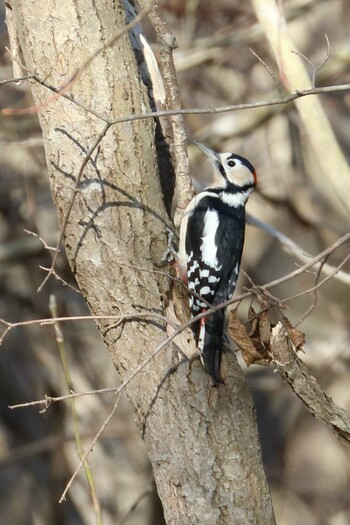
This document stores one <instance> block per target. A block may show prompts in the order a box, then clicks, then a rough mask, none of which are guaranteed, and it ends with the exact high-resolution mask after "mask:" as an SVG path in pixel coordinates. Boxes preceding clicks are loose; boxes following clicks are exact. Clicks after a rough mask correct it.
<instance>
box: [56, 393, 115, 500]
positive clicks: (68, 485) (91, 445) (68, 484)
mask: <svg viewBox="0 0 350 525" xmlns="http://www.w3.org/2000/svg"><path fill="white" fill-rule="evenodd" d="M120 398H121V394H120V393H119V394H118V395H117V399H116V400H115V403H114V406H113V409H112V411H111V412H110V413H109V415H108V417H107V418H106V419H105V421H104V422H103V425H101V427H100V429H99V431H98V432H97V434H96V435H95V437H94V439H93V440H92V442H91V444H90V446H89V448H88V449H87V451H86V452H85V454H84V455H83V457H82V458H81V460H80V463H79V465H78V466H77V468H76V469H75V471H74V472H73V474H72V476H71V478H70V480H69V481H68V483H67V485H66V487H65V489H64V491H63V493H62V496H61V497H60V499H59V503H62V501H64V500H65V499H66V494H67V492H68V490H69V489H70V487H71V485H72V483H73V481H74V480H75V478H76V476H77V474H78V472H79V471H80V469H81V467H82V466H83V465H84V463H85V461H86V460H87V458H88V456H89V455H90V453H91V452H92V451H93V449H94V446H95V445H96V442H97V440H98V438H99V437H100V436H101V434H102V433H103V431H104V430H105V428H106V427H107V425H108V423H109V422H110V420H111V419H112V417H113V416H114V414H115V413H116V411H117V408H118V406H119V402H120Z"/></svg>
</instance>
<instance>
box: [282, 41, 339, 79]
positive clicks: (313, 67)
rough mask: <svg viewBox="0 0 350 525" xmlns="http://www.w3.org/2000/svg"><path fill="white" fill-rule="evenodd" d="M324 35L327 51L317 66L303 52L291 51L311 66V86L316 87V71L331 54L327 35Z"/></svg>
mask: <svg viewBox="0 0 350 525" xmlns="http://www.w3.org/2000/svg"><path fill="white" fill-rule="evenodd" d="M324 36H325V39H326V43H327V53H326V56H325V58H324V59H323V60H322V62H321V63H320V64H319V65H318V66H315V64H314V63H313V62H311V60H310V59H309V58H308V57H307V56H305V55H303V53H299V51H291V52H292V53H294V54H295V55H298V56H299V57H301V58H303V59H304V60H305V62H307V63H308V64H309V66H311V68H312V79H311V85H312V87H313V88H315V87H316V76H317V73H318V72H319V71H320V69H321V68H322V67H323V66H324V65H325V63H326V62H327V60H328V59H329V57H330V54H331V46H330V43H329V38H328V36H327V35H326V34H325V35H324Z"/></svg>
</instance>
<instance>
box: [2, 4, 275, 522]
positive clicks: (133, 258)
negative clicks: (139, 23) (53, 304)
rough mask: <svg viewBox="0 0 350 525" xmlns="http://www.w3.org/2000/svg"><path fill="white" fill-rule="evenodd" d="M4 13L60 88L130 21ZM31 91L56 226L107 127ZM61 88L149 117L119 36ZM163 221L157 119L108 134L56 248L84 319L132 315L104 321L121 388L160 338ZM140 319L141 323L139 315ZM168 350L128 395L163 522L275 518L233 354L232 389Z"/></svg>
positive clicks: (58, 10) (24, 48) (46, 10)
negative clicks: (84, 307)
mask: <svg viewBox="0 0 350 525" xmlns="http://www.w3.org/2000/svg"><path fill="white" fill-rule="evenodd" d="M9 15H10V17H11V18H12V19H13V26H12V27H14V28H15V32H16V35H15V34H12V35H11V36H12V38H13V39H14V40H16V41H17V42H18V43H19V46H20V49H21V52H22V54H23V56H22V57H21V59H20V60H21V61H23V62H24V64H25V67H26V68H28V70H29V72H31V73H34V74H35V75H37V77H39V78H41V79H43V80H45V82H46V83H47V84H51V85H53V86H56V87H59V86H62V85H64V84H65V83H66V82H67V80H69V79H70V78H72V75H74V73H75V72H76V71H77V69H78V68H79V66H81V65H82V63H84V62H85V61H86V60H87V59H88V58H89V57H90V56H91V55H92V54H93V53H94V52H95V51H96V49H98V48H99V47H100V46H101V45H103V44H105V43H106V42H107V41H108V40H110V39H111V38H112V37H113V36H114V35H115V33H116V31H117V30H118V28H121V27H123V26H124V25H125V15H124V12H123V7H122V5H121V2H120V1H117V0H114V1H113V0H46V1H45V2H42V0H12V1H11V3H10V7H9ZM31 87H32V92H33V96H34V100H35V103H36V105H37V108H38V114H39V119H40V123H41V127H42V131H43V135H44V142H45V152H46V157H47V165H48V171H49V175H50V183H51V189H52V196H53V199H54V202H55V205H56V208H57V212H58V218H59V222H60V224H61V226H62V223H63V222H64V217H65V214H66V211H67V209H68V207H69V205H70V202H71V199H72V196H73V194H74V186H75V183H76V180H77V175H78V172H79V170H80V169H81V167H82V163H83V161H84V158H86V154H87V151H88V150H89V148H91V146H92V145H93V144H94V142H95V141H96V137H97V136H98V135H99V134H100V133H101V130H103V128H104V126H105V123H104V122H102V121H101V120H100V119H99V118H97V117H96V116H94V115H93V114H92V113H89V112H88V111H86V110H84V109H82V108H81V107H79V106H77V105H75V104H74V103H72V102H71V101H69V100H67V99H65V98H63V97H62V96H53V93H52V92H50V91H49V90H48V89H46V88H45V87H43V86H42V85H40V84H39V83H38V82H36V81H34V80H33V81H32V82H31ZM66 90H67V91H66V92H67V93H70V94H72V95H73V96H74V97H75V98H76V99H79V101H82V102H83V103H84V104H85V105H86V106H89V107H90V108H93V109H94V110H95V111H96V112H99V113H101V114H103V115H106V116H107V117H109V118H113V117H118V116H122V115H130V114H137V113H140V112H143V111H145V110H147V109H148V108H149V104H148V96H147V91H146V89H145V87H144V85H143V84H142V82H141V81H140V78H139V75H138V71H137V65H136V62H135V57H134V55H133V52H132V49H131V46H130V41H129V38H128V36H127V35H123V36H122V37H121V38H119V39H118V40H117V41H116V42H115V44H114V45H113V46H111V47H109V48H106V49H105V50H104V51H103V52H102V53H100V54H98V56H96V58H95V59H94V60H93V61H92V62H91V63H90V64H89V65H88V66H87V67H86V68H85V69H84V70H83V71H82V72H81V74H80V75H78V76H76V77H75V80H74V82H73V83H72V84H71V85H69V86H68V87H66ZM166 222H167V215H166V212H165V207H164V203H163V201H162V195H161V190H160V184H159V178H158V173H157V165H156V154H155V146H154V124H153V122H152V121H151V120H139V121H136V122H129V123H122V124H118V125H114V126H112V127H110V128H109V130H108V131H107V133H106V135H105V136H103V138H102V139H101V142H100V143H99V146H98V147H97V148H96V149H95V151H94V153H93V155H92V157H91V159H90V160H89V162H87V165H86V167H85V168H84V173H83V176H82V178H81V183H80V184H79V188H78V192H77V193H76V198H75V201H74V205H73V207H72V210H71V213H70V217H69V220H68V223H67V226H66V229H65V237H64V240H65V246H66V251H67V255H68V259H69V261H70V264H71V267H72V269H73V271H74V273H75V276H76V279H77V281H78V283H79V286H80V289H81V291H82V293H83V294H84V296H85V297H86V300H87V302H88V304H89V306H90V309H91V311H92V312H93V313H94V314H95V315H99V316H111V315H129V316H130V314H133V315H134V316H135V317H134V318H132V316H130V317H128V320H125V321H124V322H122V323H119V324H118V323H115V322H114V321H111V320H109V321H108V320H105V321H101V322H99V329H100V331H101V334H102V337H103V339H104V341H105V343H106V345H107V347H108V350H109V352H110V355H111V357H112V359H113V362H114V364H115V366H116V368H117V371H118V373H119V375H120V378H121V380H122V381H123V380H125V379H127V378H128V376H129V375H130V374H131V373H132V371H133V370H134V369H135V368H136V367H137V365H139V364H140V363H142V362H143V360H144V359H145V358H146V357H148V356H149V355H150V354H151V353H152V351H153V350H154V349H155V348H156V347H157V345H158V344H159V343H161V342H162V341H163V340H164V338H165V336H166V327H165V326H164V323H163V322H162V321H161V320H160V318H158V319H157V318H156V317H154V318H152V316H151V314H152V313H153V314H159V315H164V312H165V308H166V304H165V303H166V301H171V296H170V293H169V289H170V285H169V280H168V279H167V278H164V277H163V278H161V277H159V276H158V275H156V274H152V273H150V272H147V270H153V269H154V266H153V264H152V261H153V260H154V259H157V258H159V255H160V254H161V252H162V251H163V249H164V235H163V231H164V224H165V223H166ZM135 267H137V268H140V267H142V268H144V270H145V271H140V270H139V269H136V268H135ZM140 312H143V313H146V314H150V317H149V319H147V318H145V319H143V320H140V319H137V316H138V314H139V313H140ZM186 339H187V338H182V342H183V341H186ZM191 344H193V343H192V342H190V343H189V345H191ZM174 348H175V347H174V345H173V346H171V347H170V346H168V347H167V349H166V350H165V351H163V352H161V353H160V354H159V355H158V356H157V357H156V358H155V359H154V360H153V361H152V362H151V363H150V364H149V365H148V366H147V367H146V368H145V369H144V370H143V371H142V372H140V373H139V374H138V375H137V377H135V379H134V380H133V381H132V382H131V383H130V384H129V386H128V387H127V394H128V396H129V398H130V400H131V401H132V403H133V405H134V407H135V409H136V413H137V418H138V424H139V427H140V430H141V432H142V434H143V438H144V440H145V442H146V445H147V448H148V453H149V457H150V459H151V462H152V465H153V469H154V476H155V479H156V483H157V487H158V491H159V495H160V497H161V500H162V503H163V506H164V511H165V517H166V520H167V523H169V524H180V523H181V524H182V525H185V524H191V525H194V524H201V525H205V524H210V525H214V524H221V525H224V524H230V525H234V524H264V525H268V524H272V523H274V517H273V511H272V507H271V501H270V495H269V490H268V487H267V484H266V481H265V476H264V472H263V468H262V464H261V457H260V446H259V441H258V435H257V430H256V422H255V416H254V408H253V404H252V400H251V396H250V393H249V391H248V388H247V385H246V383H245V380H244V377H243V375H242V372H241V370H240V368H239V366H238V365H237V363H236V360H235V358H234V356H233V355H227V356H225V358H224V367H225V370H226V384H225V385H222V386H220V387H219V388H213V387H212V386H211V381H210V379H209V378H208V376H207V375H206V374H205V373H204V372H203V370H202V368H201V366H200V365H199V363H198V360H192V361H186V362H184V363H182V364H181V365H180V366H174V365H176V364H178V362H179V360H178V357H177V353H176V352H175V351H174ZM192 350H193V347H192ZM172 367H173V371H172V373H168V372H169V370H170V369H171V368H172ZM111 468H113V467H112V466H111Z"/></svg>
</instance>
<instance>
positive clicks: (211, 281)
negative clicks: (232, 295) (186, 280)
mask: <svg viewBox="0 0 350 525" xmlns="http://www.w3.org/2000/svg"><path fill="white" fill-rule="evenodd" d="M219 281H220V277H215V275H210V276H209V279H208V283H218V282H219Z"/></svg>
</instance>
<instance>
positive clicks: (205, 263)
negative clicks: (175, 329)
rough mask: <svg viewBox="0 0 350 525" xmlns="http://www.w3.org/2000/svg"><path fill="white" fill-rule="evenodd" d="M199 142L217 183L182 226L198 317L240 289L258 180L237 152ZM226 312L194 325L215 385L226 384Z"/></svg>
mask: <svg viewBox="0 0 350 525" xmlns="http://www.w3.org/2000/svg"><path fill="white" fill-rule="evenodd" d="M195 144H196V145H197V146H198V147H199V148H200V149H201V150H202V151H203V152H204V153H205V154H206V155H207V156H208V157H209V159H210V162H211V164H212V165H213V167H214V175H213V178H212V181H211V183H210V184H209V185H208V186H206V187H205V188H204V189H203V190H202V191H200V192H199V193H198V194H197V195H196V196H195V197H194V198H193V199H192V201H191V202H190V203H189V205H188V206H187V209H186V211H185V214H184V216H183V219H182V222H181V227H180V247H179V262H180V267H181V272H182V274H183V275H184V280H186V277H187V286H188V288H189V290H190V292H194V293H195V294H196V295H191V297H190V309H191V315H192V317H194V316H196V315H198V314H199V313H202V312H205V311H207V310H208V309H209V308H210V306H216V305H219V304H221V303H223V302H224V301H227V300H228V299H231V297H232V295H233V292H234V290H235V288H236V283H237V279H238V274H239V269H240V264H241V257H242V251H243V244H244V232H245V223H246V219H245V204H246V202H247V200H248V197H249V195H250V194H251V193H252V191H253V190H254V188H255V185H256V173H255V169H254V167H253V166H252V164H251V163H250V162H249V161H248V160H247V159H245V158H244V157H241V156H240V155H237V154H235V153H216V152H215V151H212V150H211V149H209V148H207V147H206V146H204V145H203V144H200V143H198V142H195ZM224 321H225V312H224V310H223V309H221V310H218V311H216V312H215V313H212V314H209V315H207V316H205V317H202V318H201V319H200V321H198V322H197V323H195V324H194V325H193V331H194V334H195V338H196V342H197V345H198V350H199V354H200V356H201V360H202V362H203V364H204V366H205V368H206V370H207V372H208V373H209V374H210V375H211V377H212V378H213V380H214V382H215V384H218V383H222V382H223V381H222V378H221V373H220V365H221V354H222V350H223V335H224Z"/></svg>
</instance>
